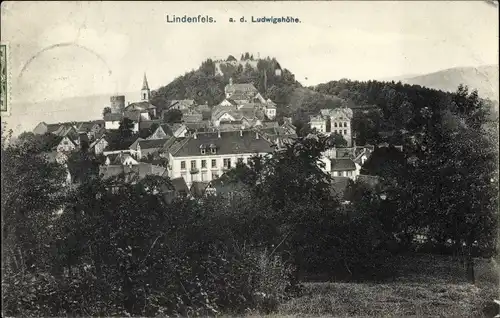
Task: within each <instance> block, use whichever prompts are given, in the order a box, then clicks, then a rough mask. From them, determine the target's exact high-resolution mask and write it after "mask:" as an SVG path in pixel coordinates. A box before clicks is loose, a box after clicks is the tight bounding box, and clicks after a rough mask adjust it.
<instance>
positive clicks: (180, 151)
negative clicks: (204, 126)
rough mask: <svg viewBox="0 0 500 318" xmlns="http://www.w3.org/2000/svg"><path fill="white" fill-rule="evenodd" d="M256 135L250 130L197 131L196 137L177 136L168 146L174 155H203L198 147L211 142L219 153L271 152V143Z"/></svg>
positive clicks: (208, 144)
mask: <svg viewBox="0 0 500 318" xmlns="http://www.w3.org/2000/svg"><path fill="white" fill-rule="evenodd" d="M240 134H241V135H240ZM219 135H220V138H219ZM257 135H259V134H258V133H255V132H252V131H223V132H205V133H198V134H196V138H195V137H194V136H190V137H186V138H178V142H177V143H175V144H174V145H172V147H171V148H170V153H171V154H172V155H173V156H176V157H187V156H203V155H202V154H201V152H200V147H201V146H203V145H205V146H206V147H207V148H208V147H209V146H210V145H211V144H213V145H215V146H216V148H217V154H219V155H225V154H243V153H269V152H272V151H273V150H274V149H273V147H272V146H271V143H270V142H268V141H266V140H265V139H264V138H262V136H260V137H259V138H258V139H257V138H256V137H257Z"/></svg>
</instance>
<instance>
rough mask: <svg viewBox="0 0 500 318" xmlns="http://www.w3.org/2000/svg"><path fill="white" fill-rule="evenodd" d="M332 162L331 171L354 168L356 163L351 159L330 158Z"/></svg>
mask: <svg viewBox="0 0 500 318" xmlns="http://www.w3.org/2000/svg"><path fill="white" fill-rule="evenodd" d="M330 160H331V163H332V170H331V171H349V170H356V164H355V163H354V161H352V159H343V158H342V159H330Z"/></svg>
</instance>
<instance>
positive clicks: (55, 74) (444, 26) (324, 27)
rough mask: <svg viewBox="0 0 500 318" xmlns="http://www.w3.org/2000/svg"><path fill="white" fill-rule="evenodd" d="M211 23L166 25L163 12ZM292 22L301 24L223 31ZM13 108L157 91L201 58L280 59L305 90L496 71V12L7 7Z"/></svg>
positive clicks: (459, 4)
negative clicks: (476, 69)
mask: <svg viewBox="0 0 500 318" xmlns="http://www.w3.org/2000/svg"><path fill="white" fill-rule="evenodd" d="M185 14H186V15H188V16H197V15H198V14H200V15H202V16H205V15H208V16H212V17H214V19H215V20H216V23H213V24H201V23H199V24H193V23H191V24H181V23H177V24H173V23H167V19H166V15H171V16H172V15H176V16H183V15H185ZM242 16H245V17H246V19H247V20H250V19H251V16H254V17H262V16H293V17H297V18H299V19H300V20H301V23H296V24H268V23H266V24H257V23H239V22H236V23H230V22H228V20H229V18H230V17H232V18H234V19H236V20H237V21H239V19H240V18H241V17H242ZM1 30H2V32H1V41H2V42H8V43H9V52H10V54H9V56H10V57H9V61H10V62H9V73H10V83H11V84H10V85H11V87H10V89H11V90H10V92H11V100H12V102H39V101H44V100H55V99H62V98H67V97H73V96H87V95H94V94H116V93H125V92H127V93H128V92H133V91H138V90H140V88H141V85H142V77H143V73H144V72H146V73H147V76H148V79H149V84H150V87H151V88H152V89H155V88H158V87H160V86H163V85H166V84H168V83H169V82H170V81H172V80H173V79H174V78H176V77H177V76H180V75H183V74H184V73H185V72H188V71H190V70H192V69H196V68H198V67H199V65H200V64H201V62H202V61H203V60H205V59H207V58H226V57H227V56H228V55H229V54H232V55H234V56H236V57H237V58H239V56H240V55H241V53H244V52H250V53H252V54H253V55H254V56H255V57H256V56H257V55H259V54H260V56H261V57H264V56H271V57H276V58H277V59H278V61H280V64H281V66H282V67H284V68H287V69H289V70H291V71H292V72H293V73H294V74H295V75H296V79H297V80H298V81H299V82H301V83H302V84H304V85H315V84H318V83H321V82H327V81H330V80H335V79H341V78H350V79H355V80H368V79H380V78H387V77H392V76H399V75H403V74H412V75H413V74H424V73H430V72H435V71H438V70H442V69H447V68H452V67H458V66H479V65H485V64H498V54H499V53H498V8H495V7H493V6H491V5H488V4H486V3H484V2H482V1H471V2H468V1H454V2H444V1H416V2H410V1H400V2H383V1H361V2H356V1H332V2H309V1H308V2H298V1H297V2H97V1H95V2H84V1H82V2H56V1H54V2H29V1H26V2H25V1H22V2H2V6H1Z"/></svg>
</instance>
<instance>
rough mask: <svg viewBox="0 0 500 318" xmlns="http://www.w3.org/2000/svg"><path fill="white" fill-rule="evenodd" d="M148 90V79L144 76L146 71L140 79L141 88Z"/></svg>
mask: <svg viewBox="0 0 500 318" xmlns="http://www.w3.org/2000/svg"><path fill="white" fill-rule="evenodd" d="M145 89H147V90H149V85H148V79H147V78H146V73H144V79H143V80H142V90H145Z"/></svg>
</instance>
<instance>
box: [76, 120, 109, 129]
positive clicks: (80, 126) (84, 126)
mask: <svg viewBox="0 0 500 318" xmlns="http://www.w3.org/2000/svg"><path fill="white" fill-rule="evenodd" d="M96 125H97V126H100V127H102V126H104V120H93V121H84V122H81V123H78V124H77V128H78V131H80V132H89V131H91V130H92V128H94V127H95V126H96Z"/></svg>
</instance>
